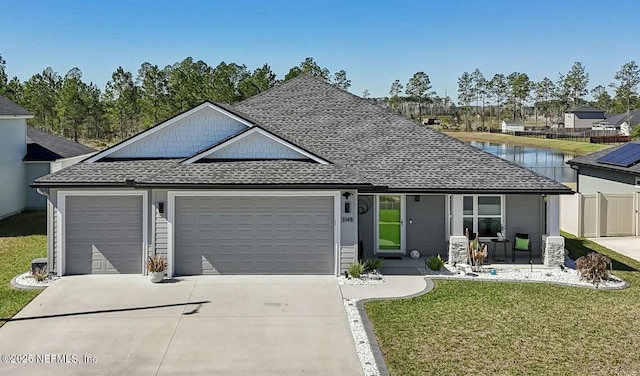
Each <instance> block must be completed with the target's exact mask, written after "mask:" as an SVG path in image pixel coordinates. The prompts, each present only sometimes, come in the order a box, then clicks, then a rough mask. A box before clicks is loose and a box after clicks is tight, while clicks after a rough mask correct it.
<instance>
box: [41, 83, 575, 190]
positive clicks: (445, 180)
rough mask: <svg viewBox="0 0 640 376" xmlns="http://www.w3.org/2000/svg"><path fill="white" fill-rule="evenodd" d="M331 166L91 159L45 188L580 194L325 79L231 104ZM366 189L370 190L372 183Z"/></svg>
mask: <svg viewBox="0 0 640 376" xmlns="http://www.w3.org/2000/svg"><path fill="white" fill-rule="evenodd" d="M225 107H226V108H229V109H230V110H232V111H233V112H235V113H236V114H238V115H239V116H242V117H244V118H246V119H251V121H252V122H254V123H256V124H257V125H259V126H261V127H263V128H265V129H266V130H268V131H270V132H272V133H274V134H276V135H278V136H280V137H282V138H283V139H286V140H288V141H290V142H292V143H293V144H296V145H298V146H300V147H302V148H303V149H306V150H308V151H310V152H312V153H314V154H317V155H319V156H321V157H322V158H325V159H326V160H328V161H330V162H331V163H332V164H330V165H320V164H314V163H311V162H300V161H298V162H294V161H243V162H210V163H195V164H191V165H185V164H181V163H179V162H180V161H178V160H164V161H120V162H96V163H93V164H87V163H82V164H79V165H75V166H72V167H70V168H68V169H65V170H62V171H60V172H58V173H55V174H53V175H49V176H46V177H43V178H40V179H38V180H36V185H42V186H52V185H61V184H65V183H67V184H68V183H71V182H74V183H75V184H83V183H86V184H107V183H110V184H120V185H122V184H124V181H125V179H127V178H134V179H135V180H136V182H137V183H138V184H150V185H155V186H161V185H168V186H170V185H198V184H202V185H214V184H221V185H224V184H228V185H235V184H246V185H261V184H280V185H286V184H360V185H364V184H368V185H369V187H370V188H371V189H375V190H379V191H385V190H396V191H404V192H434V193H435V192H439V193H443V192H465V193H469V192H477V193H500V192H502V193H509V192H513V193H554V192H555V193H570V192H571V191H570V189H569V188H567V187H565V186H564V185H562V184H560V183H557V182H555V181H553V180H551V179H548V178H546V177H544V176H542V175H539V174H537V173H535V172H533V171H530V170H527V169H525V168H522V167H519V166H517V165H516V164H514V163H511V162H508V161H506V160H504V159H501V158H499V157H496V156H494V155H492V154H489V153H486V152H483V151H481V150H479V149H477V148H474V147H472V146H470V145H467V144H465V143H463V142H461V141H459V140H457V139H455V138H452V137H449V136H447V135H444V134H442V133H440V132H437V131H434V130H432V129H429V128H427V127H423V126H421V125H419V124H417V123H414V122H412V121H409V120H407V119H405V118H403V117H402V116H399V115H397V114H395V113H393V112H392V111H390V110H387V109H385V108H382V107H379V106H377V105H375V104H372V103H370V102H369V101H367V100H364V99H362V98H360V97H357V96H355V95H352V94H349V93H348V92H346V91H343V90H340V89H337V88H335V87H333V86H331V85H330V84H328V83H326V82H325V81H322V80H319V79H317V78H314V77H312V76H310V75H302V76H298V77H296V78H294V79H291V80H288V81H286V82H284V83H282V84H280V85H278V86H276V87H274V88H272V89H270V90H267V91H265V92H263V93H260V94H258V95H256V96H254V97H252V98H249V99H247V100H245V101H243V102H241V103H239V104H237V105H235V106H233V107H227V106H225ZM362 188H364V187H362Z"/></svg>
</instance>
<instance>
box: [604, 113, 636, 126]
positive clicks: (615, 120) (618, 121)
mask: <svg viewBox="0 0 640 376" xmlns="http://www.w3.org/2000/svg"><path fill="white" fill-rule="evenodd" d="M628 117H630V118H631V121H630V125H636V124H640V109H637V110H634V111H631V112H629V116H628ZM628 117H627V114H626V113H624V114H615V115H611V116H610V117H608V118H606V120H603V121H601V122H600V123H603V124H610V125H615V126H616V127H620V126H621V125H622V123H624V122H625V121H627V118H628Z"/></svg>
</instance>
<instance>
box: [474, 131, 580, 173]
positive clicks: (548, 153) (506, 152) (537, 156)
mask: <svg viewBox="0 0 640 376" xmlns="http://www.w3.org/2000/svg"><path fill="white" fill-rule="evenodd" d="M470 144H471V145H472V146H475V147H477V148H478V149H481V150H484V151H486V152H489V153H491V154H493V155H496V156H498V157H500V158H503V159H506V160H508V161H511V162H513V163H515V164H517V165H519V166H522V167H525V168H528V169H530V170H533V171H535V172H537V173H539V174H541V175H544V176H546V177H548V178H551V179H553V180H556V181H559V182H561V183H569V182H575V181H576V171H575V170H573V169H572V168H571V167H569V165H568V164H566V162H567V161H568V160H570V159H573V158H574V156H573V155H571V154H565V153H563V152H561V151H557V150H553V149H544V148H535V147H530V146H514V145H507V144H494V143H490V142H481V141H471V142H470Z"/></svg>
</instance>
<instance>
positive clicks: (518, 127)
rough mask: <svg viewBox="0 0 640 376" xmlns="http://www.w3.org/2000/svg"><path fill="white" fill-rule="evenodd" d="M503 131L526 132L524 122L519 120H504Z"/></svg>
mask: <svg viewBox="0 0 640 376" xmlns="http://www.w3.org/2000/svg"><path fill="white" fill-rule="evenodd" d="M501 129H502V132H503V133H506V132H524V124H522V123H520V122H517V121H506V120H503V121H502V127H501Z"/></svg>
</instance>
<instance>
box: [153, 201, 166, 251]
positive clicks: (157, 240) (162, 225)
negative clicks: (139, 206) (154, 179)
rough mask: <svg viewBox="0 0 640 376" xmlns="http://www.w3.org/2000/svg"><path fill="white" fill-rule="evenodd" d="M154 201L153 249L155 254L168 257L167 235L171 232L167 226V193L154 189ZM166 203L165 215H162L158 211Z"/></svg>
mask: <svg viewBox="0 0 640 376" xmlns="http://www.w3.org/2000/svg"><path fill="white" fill-rule="evenodd" d="M151 196H152V200H153V205H152V207H153V211H154V213H153V215H152V218H153V228H154V230H153V231H152V232H151V233H152V236H151V239H152V241H153V249H154V250H155V254H157V255H163V256H165V257H166V256H167V242H168V237H167V234H168V232H169V229H168V225H167V223H168V222H167V208H168V202H167V191H166V190H160V189H154V190H153V191H152V194H151ZM161 202H162V203H164V213H160V210H159V209H158V204H159V203H161Z"/></svg>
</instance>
